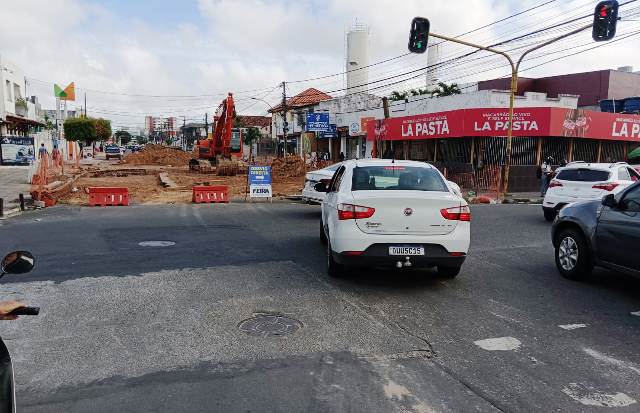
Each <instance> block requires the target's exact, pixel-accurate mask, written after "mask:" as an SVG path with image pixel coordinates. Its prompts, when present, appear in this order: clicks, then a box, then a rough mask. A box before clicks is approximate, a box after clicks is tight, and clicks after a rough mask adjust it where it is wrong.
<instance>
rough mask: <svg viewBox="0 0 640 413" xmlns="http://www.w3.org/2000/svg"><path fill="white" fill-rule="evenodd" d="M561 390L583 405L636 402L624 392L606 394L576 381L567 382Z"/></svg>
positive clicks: (618, 405)
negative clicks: (567, 384)
mask: <svg viewBox="0 0 640 413" xmlns="http://www.w3.org/2000/svg"><path fill="white" fill-rule="evenodd" d="M562 392H563V393H564V394H566V395H567V396H569V397H571V398H572V399H573V400H575V401H577V402H579V403H581V404H583V405H585V406H599V407H624V406H629V405H630V404H634V403H636V401H635V400H634V399H632V398H631V397H629V396H627V395H626V394H624V393H620V392H618V393H615V394H607V393H602V392H599V391H594V390H593V389H591V388H587V386H585V385H582V384H578V383H569V386H568V387H565V388H564V389H562Z"/></svg>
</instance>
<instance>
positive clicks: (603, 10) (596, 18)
mask: <svg viewBox="0 0 640 413" xmlns="http://www.w3.org/2000/svg"><path fill="white" fill-rule="evenodd" d="M616 23H618V2H617V1H616V0H606V1H601V2H600V3H598V5H597V6H596V10H595V12H594V13H593V34H592V36H593V40H595V41H596V42H603V41H606V40H611V39H613V36H615V35H616Z"/></svg>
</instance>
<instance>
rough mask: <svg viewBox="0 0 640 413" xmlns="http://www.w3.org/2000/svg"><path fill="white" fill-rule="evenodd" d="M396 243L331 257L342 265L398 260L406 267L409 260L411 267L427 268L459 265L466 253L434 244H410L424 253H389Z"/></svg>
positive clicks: (385, 263)
mask: <svg viewBox="0 0 640 413" xmlns="http://www.w3.org/2000/svg"><path fill="white" fill-rule="evenodd" d="M393 245H397V244H389V243H380V244H373V245H371V246H369V247H368V248H367V249H366V250H364V251H362V252H353V251H345V252H342V253H337V252H334V253H333V259H334V260H335V261H336V262H338V263H340V264H344V265H349V266H362V267H397V266H398V262H401V263H403V267H408V266H407V265H405V264H404V263H406V262H409V263H410V264H411V265H410V267H412V268H429V267H434V266H445V267H459V266H461V265H462V263H464V260H465V259H466V258H467V255H466V254H464V255H455V256H454V255H451V253H450V252H449V251H447V250H446V249H445V248H444V247H443V246H442V245H436V244H415V243H414V244H411V245H412V246H422V247H423V248H424V250H425V255H413V256H409V258H408V260H407V257H406V256H400V255H389V247H390V246H393Z"/></svg>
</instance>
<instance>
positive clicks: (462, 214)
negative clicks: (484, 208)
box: [440, 205, 471, 222]
mask: <svg viewBox="0 0 640 413" xmlns="http://www.w3.org/2000/svg"><path fill="white" fill-rule="evenodd" d="M440 213H441V214H442V216H443V217H444V219H449V220H452V221H467V222H468V221H471V210H470V209H469V206H468V205H462V206H459V207H452V208H443V209H441V210H440Z"/></svg>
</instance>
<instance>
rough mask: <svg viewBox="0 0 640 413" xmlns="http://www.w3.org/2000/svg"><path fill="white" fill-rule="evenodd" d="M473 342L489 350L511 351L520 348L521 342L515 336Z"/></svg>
mask: <svg viewBox="0 0 640 413" xmlns="http://www.w3.org/2000/svg"><path fill="white" fill-rule="evenodd" d="M473 344H475V345H476V346H478V347H480V348H481V349H483V350H488V351H509V350H517V349H519V348H520V344H521V343H520V340H518V339H517V338H513V337H496V338H486V339H484V340H478V341H474V342H473Z"/></svg>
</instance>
